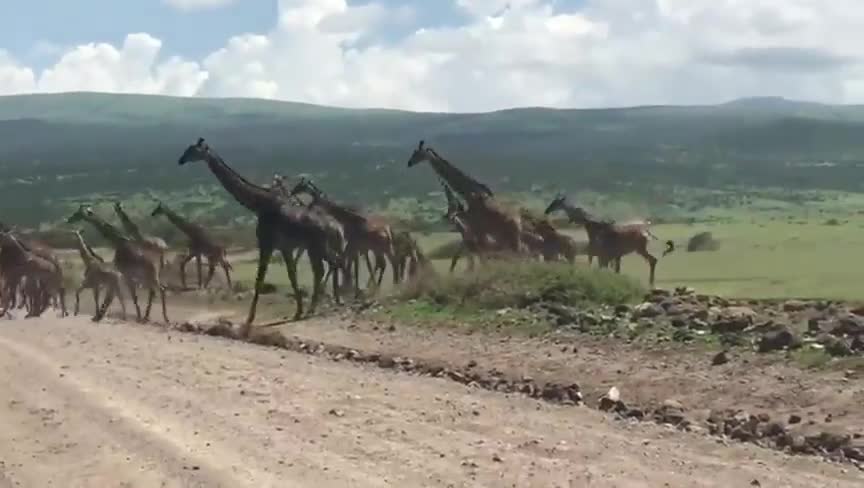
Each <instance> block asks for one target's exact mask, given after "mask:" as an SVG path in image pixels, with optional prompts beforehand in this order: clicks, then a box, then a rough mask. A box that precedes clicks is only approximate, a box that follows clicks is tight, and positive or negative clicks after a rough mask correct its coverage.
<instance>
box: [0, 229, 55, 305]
mask: <svg viewBox="0 0 864 488" xmlns="http://www.w3.org/2000/svg"><path fill="white" fill-rule="evenodd" d="M0 241H2V242H3V244H5V245H8V246H9V247H8V248H7V249H9V250H10V251H11V252H13V253H14V254H15V255H17V259H16V261H17V262H18V265H17V266H16V267H15V268H14V269H13V275H14V276H16V277H17V278H18V279H17V280H16V281H17V282H19V283H20V280H21V278H23V279H24V280H25V281H24V290H25V295H26V296H27V299H28V301H29V302H30V311H29V313H28V314H27V317H38V316H39V315H42V312H44V311H45V309H46V308H47V307H48V303H49V301H50V298H51V297H56V299H57V301H58V302H59V303H60V313H61V316H62V317H65V316H66V315H67V313H66V289H65V287H64V285H63V272H62V270H61V268H59V267H58V266H57V265H56V264H55V263H53V262H52V261H50V260H48V259H45V258H44V257H42V256H40V255H39V254H37V253H35V252H33V251H31V250H29V249H27V248H26V247H25V246H24V244H22V243H21V241H20V240H19V239H18V238H17V237H16V236H15V235H14V234H13V233H12V232H10V231H5V232H0ZM4 309H7V310H8V304H4Z"/></svg>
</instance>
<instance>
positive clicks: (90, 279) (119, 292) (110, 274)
mask: <svg viewBox="0 0 864 488" xmlns="http://www.w3.org/2000/svg"><path fill="white" fill-rule="evenodd" d="M72 232H73V233H74V234H75V247H76V248H77V249H78V255H79V256H81V261H82V262H83V263H84V279H83V280H82V281H81V284H80V285H79V286H78V289H77V290H75V312H74V313H75V315H78V310H79V304H80V301H81V292H82V291H84V290H86V289H88V288H89V289H91V290H92V291H93V304H94V310H95V312H94V315H93V321H94V322H98V321H100V320H102V318H103V317H104V316H105V313H106V312H107V311H108V307H110V306H111V302H113V301H114V297H115V296H116V297H117V299H118V300H119V301H120V308H121V310H122V313H123V315H122V318H123V320H126V301H125V299H124V298H123V289H122V287H121V286H120V285H121V284H122V283H123V275H122V274H121V273H120V272H119V271H118V270H117V268H115V267H114V266H112V265H111V264H110V263H106V262H105V259H103V258H102V256H100V255H99V254H97V253H96V251H94V250H93V248H91V247H90V245H88V244H87V241H85V240H84V236H83V235H82V234H81V231H80V230H74V231H72ZM103 287H104V288H105V289H106V290H107V292H106V295H105V304H104V305H100V304H99V290H100V289H101V288H103Z"/></svg>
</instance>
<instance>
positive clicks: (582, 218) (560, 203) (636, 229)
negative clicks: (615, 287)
mask: <svg viewBox="0 0 864 488" xmlns="http://www.w3.org/2000/svg"><path fill="white" fill-rule="evenodd" d="M558 210H562V211H564V213H566V214H567V218H568V219H569V220H570V221H571V222H573V223H574V224H581V225H584V226H585V232H586V233H587V234H588V246H589V253H594V255H595V256H597V261H598V264H599V265H600V267H601V268H606V267H608V266H609V265H610V264H613V263H614V265H615V272H616V273H620V272H621V257H622V256H625V255H627V254H630V253H632V252H635V253H636V254H639V255H640V256H642V257H643V258H644V259H645V261H647V262H648V267H649V278H648V282H649V284H650V285H651V286H653V285H654V271H655V268H656V267H657V261H658V260H657V258H656V257H654V256H652V255H651V253H649V252H648V238H649V236H653V234H649V233H648V232H647V231H646V226H645V224H644V223H636V224H630V225H619V224H615V223H614V222H609V221H602V220H597V219H595V218H593V217H591V216H590V215H589V214H588V212H586V211H585V210H584V209H582V208H581V207H576V206H574V205H573V204H571V203H570V202H569V201H568V200H567V198H566V197H564V196H563V195H559V196H557V197H555V199H554V200H552V202H551V203H550V204H549V206H548V207H547V208H546V212H545V213H546V214H547V215H548V214H550V213H552V212H555V211H558ZM655 239H656V237H655ZM674 250H675V244H674V243H673V242H672V241H666V249H665V251H664V252H663V256H664V257H665V256H666V255H668V254H669V253H671V252H673V251H674Z"/></svg>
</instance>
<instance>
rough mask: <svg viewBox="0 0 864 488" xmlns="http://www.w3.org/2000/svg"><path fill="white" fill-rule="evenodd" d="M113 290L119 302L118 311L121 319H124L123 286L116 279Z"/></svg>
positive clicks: (124, 300)
mask: <svg viewBox="0 0 864 488" xmlns="http://www.w3.org/2000/svg"><path fill="white" fill-rule="evenodd" d="M113 288H114V291H115V293H116V295H117V300H118V301H119V302H120V313H121V314H122V315H121V317H122V318H123V320H126V299H125V298H124V297H123V288H122V287H121V286H120V282H119V281H118V282H117V283H116V284H115V285H114V286H113ZM105 310H106V311H107V310H108V307H105Z"/></svg>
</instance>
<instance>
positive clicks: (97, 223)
mask: <svg viewBox="0 0 864 488" xmlns="http://www.w3.org/2000/svg"><path fill="white" fill-rule="evenodd" d="M85 220H87V222H89V223H90V224H91V225H92V226H93V227H95V228H96V230H97V231H99V233H100V234H102V237H104V238H105V239H106V240H107V241H108V242H110V243H111V245H112V246H114V248H115V249H117V248H119V247H121V246H123V245H125V244H126V243H128V242H129V240H128V239H127V238H126V237H124V236H123V234H122V233H121V232H120V230H119V229H117V228H116V227H114V226H113V225H111V224H109V223H108V222H105V221H104V220H102V219H100V218H98V217H96V216H88V217H85Z"/></svg>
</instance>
